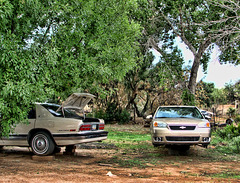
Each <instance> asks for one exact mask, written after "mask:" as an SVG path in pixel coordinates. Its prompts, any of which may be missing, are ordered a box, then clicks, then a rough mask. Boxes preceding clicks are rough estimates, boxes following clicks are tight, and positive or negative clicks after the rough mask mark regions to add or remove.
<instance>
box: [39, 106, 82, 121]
mask: <svg viewBox="0 0 240 183" xmlns="http://www.w3.org/2000/svg"><path fill="white" fill-rule="evenodd" d="M42 106H43V107H45V108H46V109H47V110H48V111H49V112H50V113H51V114H52V115H53V116H55V117H65V118H81V117H80V116H79V115H77V114H76V113H75V112H73V111H71V110H67V109H62V108H60V105H53V104H42Z"/></svg>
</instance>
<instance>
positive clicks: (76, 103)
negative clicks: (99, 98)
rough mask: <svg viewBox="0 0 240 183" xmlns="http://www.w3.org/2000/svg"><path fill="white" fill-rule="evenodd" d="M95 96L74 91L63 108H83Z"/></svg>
mask: <svg viewBox="0 0 240 183" xmlns="http://www.w3.org/2000/svg"><path fill="white" fill-rule="evenodd" d="M94 98H95V96H94V95H92V94H90V93H73V94H72V95H70V96H69V97H68V98H67V99H66V100H65V101H64V102H63V104H62V106H61V107H62V108H65V109H75V110H83V108H84V107H85V106H86V105H87V104H88V103H89V102H90V100H92V99H94Z"/></svg>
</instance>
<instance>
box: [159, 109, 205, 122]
mask: <svg viewBox="0 0 240 183" xmlns="http://www.w3.org/2000/svg"><path fill="white" fill-rule="evenodd" d="M155 118H198V119H203V116H202V115H201V113H200V111H199V110H198V109H197V108H195V107H160V108H159V109H158V111H157V113H156V115H155Z"/></svg>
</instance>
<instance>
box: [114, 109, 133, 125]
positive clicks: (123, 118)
mask: <svg viewBox="0 0 240 183" xmlns="http://www.w3.org/2000/svg"><path fill="white" fill-rule="evenodd" d="M129 120H130V113H129V112H128V111H127V110H126V109H124V110H122V112H121V113H120V114H119V118H118V120H117V121H118V123H119V124H126V123H128V122H129Z"/></svg>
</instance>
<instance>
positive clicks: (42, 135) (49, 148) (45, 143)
mask: <svg viewBox="0 0 240 183" xmlns="http://www.w3.org/2000/svg"><path fill="white" fill-rule="evenodd" d="M31 148H32V151H33V153H34V154H36V155H49V154H52V153H53V151H54V149H55V144H54V142H53V140H52V138H51V137H50V135H49V134H48V133H46V132H37V133H35V134H34V135H33V137H32V140H31Z"/></svg>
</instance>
